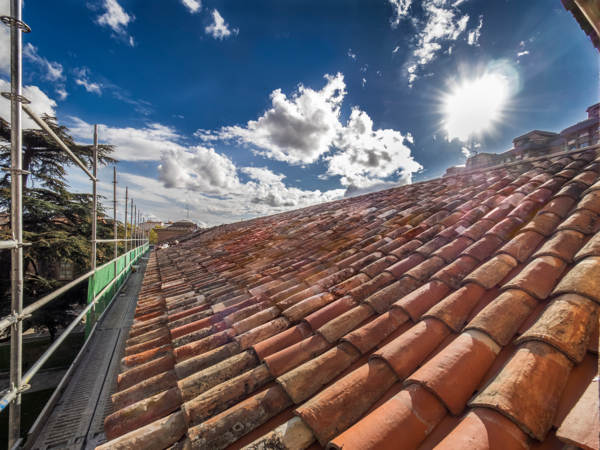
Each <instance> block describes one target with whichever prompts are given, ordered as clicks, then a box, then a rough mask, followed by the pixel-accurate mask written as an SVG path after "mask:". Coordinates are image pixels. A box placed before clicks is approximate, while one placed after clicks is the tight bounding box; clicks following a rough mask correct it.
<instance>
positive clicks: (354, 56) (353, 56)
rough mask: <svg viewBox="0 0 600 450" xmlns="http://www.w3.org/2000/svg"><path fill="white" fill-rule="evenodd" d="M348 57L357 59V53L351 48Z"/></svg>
mask: <svg viewBox="0 0 600 450" xmlns="http://www.w3.org/2000/svg"><path fill="white" fill-rule="evenodd" d="M348 58H350V59H356V55H355V54H354V53H352V49H351V48H349V49H348Z"/></svg>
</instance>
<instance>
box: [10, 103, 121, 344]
mask: <svg viewBox="0 0 600 450" xmlns="http://www.w3.org/2000/svg"><path fill="white" fill-rule="evenodd" d="M42 119H43V120H44V121H45V122H46V124H48V126H49V127H50V128H51V129H52V131H54V133H56V135H57V136H58V137H59V138H60V139H61V140H62V141H63V142H64V143H65V144H66V145H67V146H68V147H69V148H70V149H71V151H72V152H73V153H74V154H75V155H76V156H77V157H78V158H79V159H80V160H81V161H82V162H83V163H84V164H85V165H86V167H88V168H91V167H92V164H93V159H92V158H93V153H92V152H93V147H92V146H91V145H78V144H76V143H75V142H74V141H73V139H72V137H71V136H70V135H69V130H68V128H67V127H65V126H61V125H58V123H57V120H56V118H55V117H50V116H48V115H43V116H42ZM113 150H114V147H113V146H112V145H99V146H98V162H99V164H103V165H106V164H115V163H117V161H116V160H115V159H113V158H111V157H110V154H111V153H112V152H113ZM0 164H1V165H2V166H3V167H9V166H10V125H9V124H8V123H7V122H6V121H5V120H4V119H2V118H0ZM74 165H75V163H74V162H73V160H71V158H70V157H69V156H68V155H67V154H66V153H65V152H64V151H63V150H62V149H61V148H60V147H59V146H58V145H57V144H56V143H55V142H54V140H52V139H51V138H50V137H49V136H48V135H46V133H45V132H43V131H41V130H36V129H28V130H24V131H23V169H24V170H26V171H29V172H31V174H30V175H22V177H23V241H24V242H28V243H31V244H32V245H29V246H25V247H24V248H23V258H24V268H25V270H26V274H25V284H24V293H23V304H24V305H25V306H26V305H28V304H31V303H33V302H34V301H35V300H37V299H39V298H41V297H43V296H44V295H46V294H48V293H49V292H52V291H53V290H55V289H56V288H58V287H60V286H61V285H63V284H64V283H65V282H64V281H58V280H57V279H56V275H57V274H56V267H57V265H58V263H59V262H60V261H67V262H70V263H72V265H73V269H74V276H75V277H76V276H78V275H81V274H83V273H85V272H87V271H89V270H90V268H91V264H90V256H91V243H90V239H91V228H92V205H93V199H92V195H91V194H79V193H72V192H69V191H68V184H67V180H66V175H67V170H68V168H69V167H72V166H74ZM77 170H79V168H77ZM90 191H91V187H90ZM10 202H11V190H10V178H9V175H8V174H6V175H4V176H3V177H2V178H0V209H2V210H4V211H10ZM98 209H99V213H98V217H99V218H102V217H104V213H103V212H102V211H103V210H102V207H101V206H100V205H99V208H98ZM104 222H105V221H102V220H99V221H98V228H97V230H98V231H97V235H98V238H99V239H108V238H111V237H112V233H113V232H112V221H111V223H110V224H106V223H104ZM0 238H1V239H10V229H5V230H1V231H0ZM112 257H113V251H112V247H110V249H108V247H107V246H104V247H102V246H100V248H99V251H98V258H97V259H98V263H99V264H102V263H103V262H104V261H109V260H110V259H112ZM85 290H86V285H85V283H82V285H80V286H79V287H78V289H75V290H72V291H70V292H68V293H67V294H65V295H63V296H62V297H61V298H59V299H57V300H55V301H53V302H51V303H50V304H48V305H46V306H45V307H43V308H41V309H39V310H37V311H36V312H35V313H34V314H33V316H32V317H31V319H28V320H27V321H26V323H25V326H33V327H34V328H35V329H42V328H46V329H48V331H49V332H50V335H51V338H52V339H54V333H55V332H56V329H57V328H58V327H63V326H65V325H67V324H68V323H70V322H71V321H72V320H73V318H74V317H75V315H74V312H73V311H72V310H71V308H70V305H72V304H74V303H85V300H86V296H85ZM9 313H10V252H9V251H6V250H5V251H1V252H0V314H1V315H2V316H4V315H7V314H9Z"/></svg>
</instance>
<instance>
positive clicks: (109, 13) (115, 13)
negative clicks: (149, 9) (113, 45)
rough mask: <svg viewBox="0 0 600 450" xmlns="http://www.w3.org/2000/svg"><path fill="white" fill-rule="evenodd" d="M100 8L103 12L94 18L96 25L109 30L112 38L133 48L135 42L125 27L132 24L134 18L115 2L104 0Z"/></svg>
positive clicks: (115, 0)
mask: <svg viewBox="0 0 600 450" xmlns="http://www.w3.org/2000/svg"><path fill="white" fill-rule="evenodd" d="M102 7H103V8H104V10H105V12H104V14H101V15H99V16H98V17H96V23H97V24H98V25H101V26H104V27H108V28H110V29H111V30H112V31H113V34H112V37H114V38H115V39H120V40H122V41H124V42H126V43H127V44H129V45H131V46H132V47H133V46H134V45H135V41H134V40H133V37H131V36H129V33H128V32H127V25H129V23H130V22H133V21H134V20H135V17H134V16H133V15H129V14H127V13H126V12H125V10H124V9H123V7H122V6H121V5H119V3H118V2H117V0H104V2H103V3H102ZM92 8H93V9H98V7H92Z"/></svg>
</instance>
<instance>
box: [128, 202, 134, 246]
mask: <svg viewBox="0 0 600 450" xmlns="http://www.w3.org/2000/svg"><path fill="white" fill-rule="evenodd" d="M129 209H130V211H129V226H130V227H131V233H129V234H130V239H131V250H133V197H131V208H129Z"/></svg>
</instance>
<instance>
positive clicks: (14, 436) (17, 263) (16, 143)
mask: <svg viewBox="0 0 600 450" xmlns="http://www.w3.org/2000/svg"><path fill="white" fill-rule="evenodd" d="M21 6H22V5H21V0H11V2H10V15H11V19H12V22H11V23H10V93H11V95H10V99H11V102H10V110H11V111H10V113H11V114H10V118H11V127H10V144H11V145H10V159H11V201H10V217H11V231H12V234H13V239H15V240H16V241H17V248H15V249H13V250H12V251H11V310H12V312H13V314H17V315H21V311H22V309H23V246H22V243H23V176H22V170H23V161H22V157H23V155H22V138H23V136H22V130H21V100H22V99H23V97H22V85H21V82H22V78H21V77H22V59H21V51H22V36H21V29H22V28H21V26H20V25H19V24H23V22H22V21H21V18H22V16H21ZM5 23H6V22H5ZM7 25H8V23H7ZM23 25H24V24H23ZM22 335H23V322H22V321H21V320H18V321H17V322H16V323H15V324H13V325H12V327H11V340H10V385H11V388H13V389H17V392H18V391H20V389H21V360H22V351H23V349H22V346H21V343H22V342H21V341H22ZM8 421H9V431H8V448H12V447H13V446H14V445H15V444H16V443H17V441H18V440H19V438H20V435H21V394H20V393H18V394H17V396H16V397H15V399H14V400H13V401H12V403H11V404H10V411H9V419H8Z"/></svg>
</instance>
